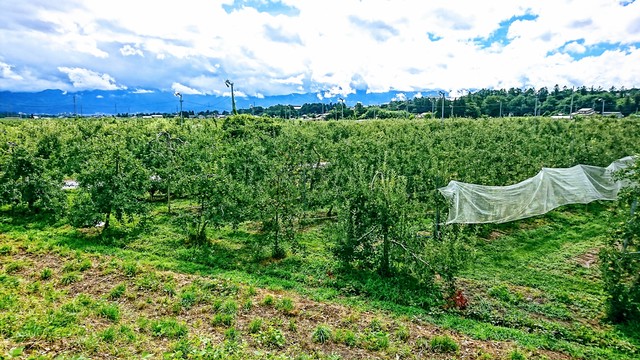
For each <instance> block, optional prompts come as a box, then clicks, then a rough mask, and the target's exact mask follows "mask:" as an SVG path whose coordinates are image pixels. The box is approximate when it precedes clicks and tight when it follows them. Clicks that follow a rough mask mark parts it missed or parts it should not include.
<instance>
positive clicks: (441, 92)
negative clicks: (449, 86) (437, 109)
mask: <svg viewBox="0 0 640 360" xmlns="http://www.w3.org/2000/svg"><path fill="white" fill-rule="evenodd" d="M438 93H439V94H440V96H442V115H441V117H440V119H441V120H442V125H444V91H438Z"/></svg>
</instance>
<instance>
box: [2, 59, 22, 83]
mask: <svg viewBox="0 0 640 360" xmlns="http://www.w3.org/2000/svg"><path fill="white" fill-rule="evenodd" d="M12 67H13V66H11V65H9V64H6V63H3V62H0V76H1V77H2V78H3V79H8V80H22V79H23V77H22V76H20V75H19V74H16V73H15V72H13V70H12V69H11V68H12Z"/></svg>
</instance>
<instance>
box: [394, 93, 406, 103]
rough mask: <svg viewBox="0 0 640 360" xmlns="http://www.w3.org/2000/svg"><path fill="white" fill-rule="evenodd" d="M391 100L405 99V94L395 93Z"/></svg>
mask: <svg viewBox="0 0 640 360" xmlns="http://www.w3.org/2000/svg"><path fill="white" fill-rule="evenodd" d="M391 101H407V95H406V94H404V93H399V94H396V96H394V97H393V98H392V99H391Z"/></svg>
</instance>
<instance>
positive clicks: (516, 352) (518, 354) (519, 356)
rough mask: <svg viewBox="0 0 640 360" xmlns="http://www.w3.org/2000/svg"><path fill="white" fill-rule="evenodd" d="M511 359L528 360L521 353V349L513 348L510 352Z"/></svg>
mask: <svg viewBox="0 0 640 360" xmlns="http://www.w3.org/2000/svg"><path fill="white" fill-rule="evenodd" d="M509 359H510V360H527V357H526V356H525V355H524V354H523V353H521V352H520V351H519V350H517V349H516V350H513V351H512V352H511V353H510V354H509Z"/></svg>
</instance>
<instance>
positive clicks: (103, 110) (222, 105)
mask: <svg viewBox="0 0 640 360" xmlns="http://www.w3.org/2000/svg"><path fill="white" fill-rule="evenodd" d="M414 96H437V91H436V90H433V91H431V90H427V91H422V92H402V91H391V92H385V93H366V91H358V92H356V93H355V94H350V95H349V96H347V97H344V99H345V104H346V105H347V106H353V105H355V104H356V103H357V102H362V103H363V104H364V105H372V104H383V103H388V102H390V101H392V100H398V99H405V98H407V99H411V98H413V97H414ZM339 98H340V96H334V97H332V98H325V99H322V100H320V99H319V98H318V94H315V93H314V94H290V95H279V96H268V97H263V98H257V97H236V106H237V108H239V109H243V108H244V109H248V108H250V107H251V106H252V105H253V106H262V107H268V106H271V105H277V104H283V105H303V104H305V103H320V102H323V103H326V104H329V103H337V102H339V101H340V100H339ZM179 106H180V102H179V98H178V97H176V96H174V94H173V93H172V92H166V91H159V90H151V91H150V90H145V91H130V90H113V91H104V90H92V91H79V92H75V93H71V92H64V91H60V90H45V91H41V92H35V93H31V92H9V91H3V92H0V113H24V114H52V115H57V114H60V115H64V114H74V113H77V114H80V115H94V114H116V113H129V114H135V113H154V112H158V113H175V112H177V111H178V109H179ZM182 106H183V110H184V111H194V112H196V113H198V112H200V111H206V110H210V111H214V110H217V111H219V112H222V111H225V110H226V111H230V110H231V98H230V97H228V96H214V95H188V94H184V95H183V104H182Z"/></svg>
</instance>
